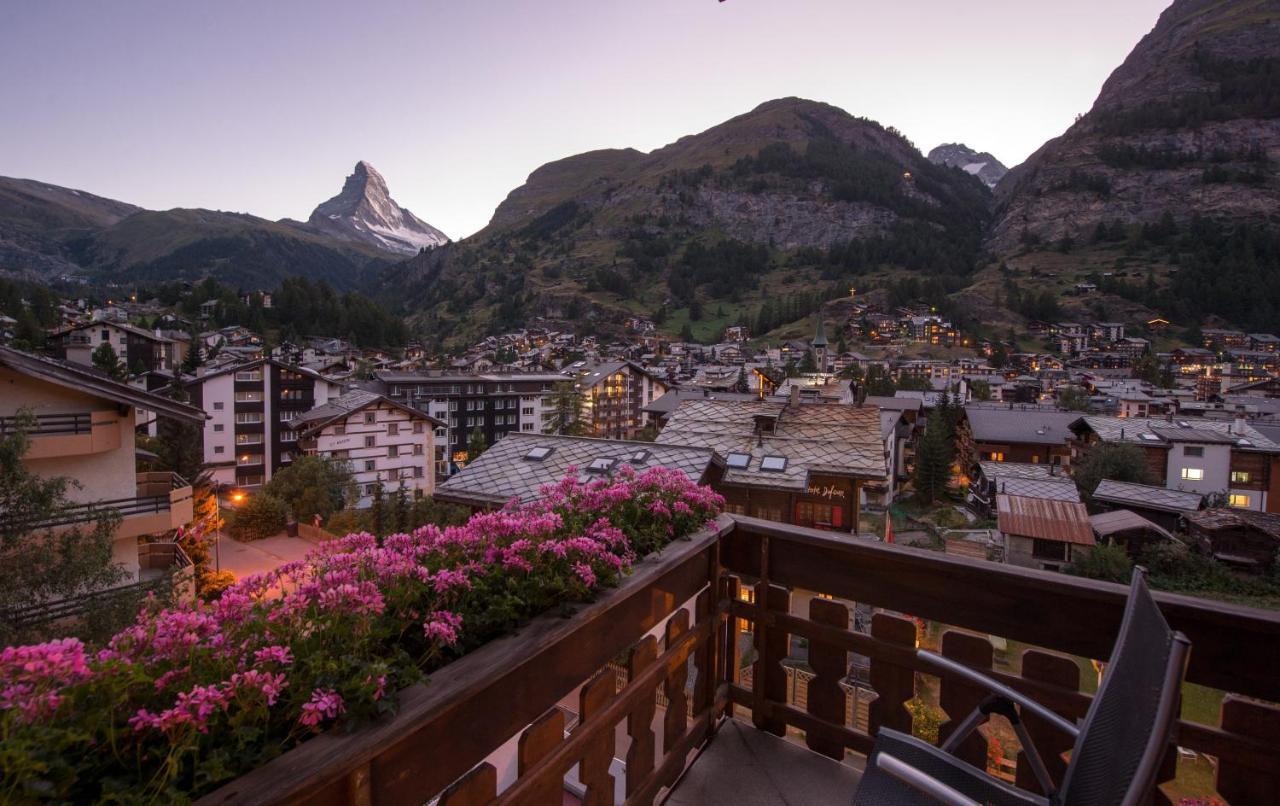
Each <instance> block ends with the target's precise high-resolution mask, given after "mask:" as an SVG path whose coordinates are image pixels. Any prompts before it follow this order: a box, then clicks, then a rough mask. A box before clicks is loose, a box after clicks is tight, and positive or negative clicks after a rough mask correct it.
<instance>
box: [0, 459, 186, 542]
mask: <svg viewBox="0 0 1280 806" xmlns="http://www.w3.org/2000/svg"><path fill="white" fill-rule="evenodd" d="M186 486H188V485H187V482H186V481H185V480H184V479H183V478H182V477H181V476H179V475H178V474H177V473H167V472H152V473H139V474H137V495H135V496H134V497H133V498H114V499H110V500H105V501H93V502H90V503H85V504H76V505H73V506H68V507H66V508H64V509H63V510H62V511H60V512H59V513H58V514H57V515H56V516H55V517H53V518H47V519H44V520H31V521H27V522H25V523H17V522H16V521H13V520H12V519H8V518H5V516H4V514H3V513H0V519H3V520H5V521H6V523H10V524H12V525H17V526H26V527H27V528H30V529H47V528H49V527H54V526H71V525H74V524H78V523H91V522H93V521H96V520H98V519H99V518H101V517H102V516H103V515H105V514H109V513H112V512H114V513H116V514H118V515H119V516H120V517H121V518H134V517H138V516H141V515H155V514H159V513H161V512H168V511H169V508H170V506H171V504H172V496H170V492H172V491H173V490H177V489H180V488H182V487H186Z"/></svg>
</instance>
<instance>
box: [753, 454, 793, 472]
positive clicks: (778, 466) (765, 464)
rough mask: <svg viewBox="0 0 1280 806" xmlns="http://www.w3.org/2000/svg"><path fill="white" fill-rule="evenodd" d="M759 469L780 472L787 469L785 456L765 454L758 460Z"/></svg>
mask: <svg viewBox="0 0 1280 806" xmlns="http://www.w3.org/2000/svg"><path fill="white" fill-rule="evenodd" d="M760 469H761V470H764V471H768V472H770V473H781V472H782V471H784V470H786V469H787V457H785V456H766V457H764V458H763V459H761V460H760Z"/></svg>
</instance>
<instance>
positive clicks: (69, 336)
mask: <svg viewBox="0 0 1280 806" xmlns="http://www.w3.org/2000/svg"><path fill="white" fill-rule="evenodd" d="M103 344H110V345H111V348H112V349H113V350H115V351H116V355H117V356H119V357H120V360H121V361H123V362H124V365H125V368H126V369H128V370H129V371H130V372H147V371H151V370H157V369H174V368H176V367H178V366H180V365H181V364H182V360H183V359H184V358H185V357H186V347H187V344H188V341H185V340H184V341H181V342H179V341H175V340H174V339H170V338H166V337H164V336H158V335H156V334H155V333H152V332H151V331H149V330H143V329H142V328H138V327H134V326H133V325H129V324H126V323H124V322H113V321H106V320H100V321H95V322H87V323H84V324H79V325H72V326H71V327H67V328H63V329H62V330H58V331H55V332H54V333H53V334H52V335H50V336H49V346H50V349H51V350H52V352H53V353H54V355H56V356H58V357H59V358H63V359H65V360H67V361H71V362H74V363H76V364H82V365H84V366H92V365H93V351H94V350H96V349H98V348H99V347H101V346H102V345H103Z"/></svg>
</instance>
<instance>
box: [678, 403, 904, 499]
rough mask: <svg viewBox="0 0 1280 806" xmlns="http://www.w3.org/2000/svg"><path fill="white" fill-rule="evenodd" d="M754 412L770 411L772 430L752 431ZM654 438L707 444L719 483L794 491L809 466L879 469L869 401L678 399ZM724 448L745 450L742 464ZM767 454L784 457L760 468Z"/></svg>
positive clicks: (875, 412)
mask: <svg viewBox="0 0 1280 806" xmlns="http://www.w3.org/2000/svg"><path fill="white" fill-rule="evenodd" d="M757 417H764V418H776V421H775V424H774V426H773V433H762V432H758V430H757ZM658 442H659V443H662V444H665V445H695V446H698V447H705V448H711V449H712V450H714V451H715V452H716V454H717V455H718V456H719V457H720V458H721V459H722V460H725V474H724V479H723V481H724V483H726V484H738V485H745V486H752V487H769V488H774V489H784V490H802V489H804V488H805V487H807V486H808V484H809V475H810V474H811V473H816V474H820V475H835V476H850V477H854V478H861V479H868V480H872V481H883V480H884V478H885V475H886V471H885V459H884V442H883V440H882V439H881V437H880V410H879V409H878V408H874V407H863V408H858V407H855V406H850V405H847V404H825V403H808V404H800V405H788V404H785V403H779V402H774V401H751V402H748V401H729V400H686V401H684V402H683V403H681V404H680V408H679V409H677V410H676V411H675V413H673V414H672V415H671V417H670V419H669V420H668V421H667V425H666V427H665V428H663V429H662V433H661V434H659V435H658ZM731 453H732V454H746V455H747V456H748V460H747V462H746V467H734V466H733V464H734V463H733V462H732V461H730V457H729V454H731ZM767 456H778V457H783V458H785V459H786V465H785V467H784V468H783V469H782V470H780V471H771V470H763V469H761V461H762V460H763V459H764V458H765V457H767Z"/></svg>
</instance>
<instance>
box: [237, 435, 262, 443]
mask: <svg viewBox="0 0 1280 806" xmlns="http://www.w3.org/2000/svg"><path fill="white" fill-rule="evenodd" d="M236 444H237V445H261V444H262V434H236Z"/></svg>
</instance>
